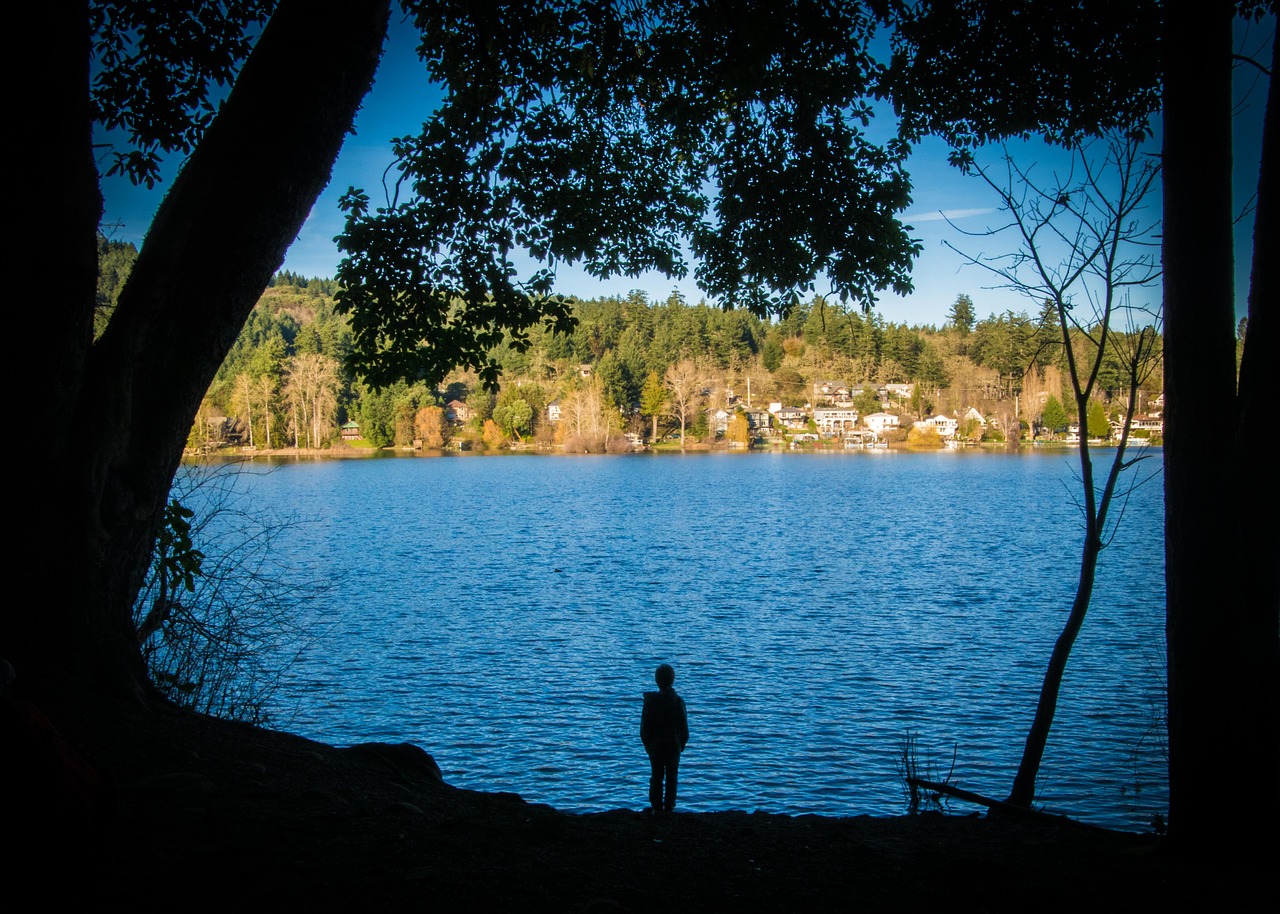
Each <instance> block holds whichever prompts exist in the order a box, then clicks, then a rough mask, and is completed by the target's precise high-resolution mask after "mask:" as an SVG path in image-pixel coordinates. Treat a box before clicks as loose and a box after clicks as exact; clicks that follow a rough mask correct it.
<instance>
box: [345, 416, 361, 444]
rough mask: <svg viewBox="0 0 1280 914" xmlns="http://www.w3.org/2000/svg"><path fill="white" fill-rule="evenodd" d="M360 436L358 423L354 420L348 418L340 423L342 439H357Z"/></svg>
mask: <svg viewBox="0 0 1280 914" xmlns="http://www.w3.org/2000/svg"><path fill="white" fill-rule="evenodd" d="M359 438H360V425H359V423H357V422H356V421H355V420H349V421H347V422H344V423H342V440H343V441H358V440H359Z"/></svg>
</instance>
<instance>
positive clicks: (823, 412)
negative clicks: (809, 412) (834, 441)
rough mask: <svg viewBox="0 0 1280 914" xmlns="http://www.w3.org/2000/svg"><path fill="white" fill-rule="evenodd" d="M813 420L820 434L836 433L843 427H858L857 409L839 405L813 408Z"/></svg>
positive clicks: (841, 430)
mask: <svg viewBox="0 0 1280 914" xmlns="http://www.w3.org/2000/svg"><path fill="white" fill-rule="evenodd" d="M813 421H814V422H815V423H817V425H818V432H819V433H820V434H822V435H825V436H832V435H838V434H840V433H841V432H843V431H844V430H845V429H851V428H857V427H858V411H857V410H856V409H848V408H840V407H833V408H831V409H821V408H820V409H815V410H814V411H813Z"/></svg>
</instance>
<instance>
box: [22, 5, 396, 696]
mask: <svg viewBox="0 0 1280 914" xmlns="http://www.w3.org/2000/svg"><path fill="white" fill-rule="evenodd" d="M51 6H54V7H56V9H57V10H58V11H59V12H61V11H63V9H64V7H65V4H54V5H51ZM388 10H389V0H359V2H354V0H324V2H319V0H285V2H283V3H281V5H280V7H279V9H278V11H277V12H276V13H275V14H274V15H273V16H272V18H271V20H270V22H269V23H268V25H267V26H266V28H265V29H264V31H263V34H262V36H261V38H260V39H259V41H258V43H257V45H256V47H255V49H254V51H253V53H252V55H251V56H250V58H249V59H248V61H247V62H246V63H245V66H244V68H243V70H242V72H241V74H240V76H239V78H238V79H237V80H236V83H235V87H234V89H233V90H232V92H231V94H230V96H229V98H228V99H227V101H226V103H225V105H224V106H223V108H222V110H221V112H220V113H219V114H218V116H217V118H216V119H215V121H214V122H213V124H212V125H211V126H210V128H209V130H208V132H207V133H206V135H205V137H204V138H203V139H202V141H201V142H200V144H199V146H198V148H197V149H196V150H195V152H194V153H193V154H192V156H191V158H190V159H189V160H188V162H187V163H186V165H185V167H184V168H183V169H182V171H181V173H180V174H179V176H178V178H177V180H176V181H175V182H174V184H173V187H172V188H171V190H170V191H169V193H168V194H167V196H166V197H165V200H164V202H163V203H162V205H161V207H160V210H159V212H158V213H157V215H156V218H155V221H154V222H153V224H152V226H151V229H150V231H149V233H148V235H147V239H146V242H145V243H144V245H143V247H142V250H141V252H140V254H139V257H138V260H137V262H136V264H135V266H134V268H133V272H132V274H131V276H130V278H129V281H128V283H127V285H126V286H125V288H124V289H123V290H122V292H121V295H120V300H119V304H118V306H117V308H116V311H115V314H114V316H113V318H112V321H111V324H110V326H109V327H108V329H107V331H106V332H105V333H104V335H103V336H102V338H101V339H100V340H99V341H98V342H97V343H95V344H93V345H92V346H90V340H91V332H92V331H91V328H92V316H93V304H94V289H95V285H94V283H95V275H96V243H95V230H96V226H97V221H98V217H99V215H100V210H101V198H100V195H99V193H98V188H97V184H96V180H97V175H96V171H95V167H94V163H93V160H92V158H91V148H90V122H89V118H88V116H87V114H88V34H87V23H88V15H87V11H86V7H85V5H84V4H80V6H79V7H78V9H77V10H76V11H75V13H74V15H70V16H67V17H66V18H65V20H63V21H59V22H51V23H49V28H48V30H47V31H45V32H43V33H42V34H44V35H47V36H49V37H48V45H47V46H46V48H47V50H45V51H44V52H42V55H40V63H41V64H42V65H44V66H46V67H47V69H48V71H49V73H50V74H51V76H50V84H51V86H52V88H51V91H55V92H56V93H57V97H56V98H52V99H50V98H46V99H43V105H44V107H43V108H42V109H41V112H40V113H41V114H42V115H43V121H36V123H37V124H40V125H41V126H45V127H46V129H44V130H41V131H39V132H38V134H37V135H40V136H49V137H53V138H54V139H55V140H56V143H55V144H54V145H56V148H55V149H53V150H52V151H51V153H50V155H51V157H52V159H53V163H52V167H50V168H49V171H50V173H52V174H55V175H57V180H56V181H55V182H54V184H55V185H56V186H58V187H59V189H61V188H62V186H63V183H64V182H65V183H66V185H67V187H68V188H69V189H68V190H67V191H66V197H67V199H66V200H65V205H64V207H63V210H64V211H58V212H53V213H50V214H49V215H48V218H47V219H42V220H41V224H42V226H43V227H44V228H46V229H47V231H48V234H45V233H43V232H35V233H31V235H29V236H27V237H25V238H24V239H23V240H22V242H21V246H20V251H21V254H23V255H29V256H27V257H25V259H24V260H23V262H24V263H28V264H33V265H35V267H36V269H37V270H39V271H41V273H42V274H43V275H38V276H35V277H33V278H34V279H36V280H38V281H40V282H42V283H43V289H44V291H45V296H41V297H40V298H34V297H29V298H28V299H27V300H26V301H24V302H23V303H22V304H23V306H24V307H30V308H32V309H33V310H35V304H34V303H35V302H36V301H40V302H41V303H42V304H43V302H44V298H45V297H46V296H47V297H49V298H51V299H52V304H51V306H50V307H48V308H46V309H44V310H43V311H41V312H39V313H38V314H36V315H35V320H36V322H37V324H38V326H37V327H36V328H34V329H33V331H32V332H31V333H29V334H26V335H24V337H23V341H24V344H27V345H31V344H34V345H33V349H34V352H33V355H34V358H35V359H38V360H40V362H41V363H48V362H51V363H52V364H53V366H54V367H55V370H56V371H57V374H56V376H55V383H54V384H53V385H51V386H50V389H49V390H48V391H42V394H43V397H42V398H38V399H39V400H40V402H39V404H38V405H39V406H40V409H39V410H38V411H36V413H35V415H39V416H41V419H42V420H43V418H44V417H45V416H48V417H49V418H50V420H51V421H52V423H53V429H54V435H53V447H52V449H51V454H50V456H49V458H48V459H47V460H45V461H43V462H42V465H41V467H40V468H38V469H37V470H35V471H34V473H35V476H36V477H37V479H36V480H34V481H29V482H28V483H27V485H28V486H29V489H28V491H30V492H31V493H32V497H33V499H36V500H38V504H39V506H40V510H32V511H31V512H30V520H31V525H30V535H29V536H28V537H26V539H25V541H24V542H23V544H22V546H21V547H20V549H19V562H18V567H21V568H23V569H24V570H25V571H26V572H28V573H31V574H34V576H35V578H36V580H38V581H40V582H41V583H42V584H44V585H45V586H46V588H47V589H46V591H45V593H44V594H43V595H42V598H41V599H40V601H39V603H38V604H36V605H31V606H22V607H20V608H19V611H17V612H15V611H12V610H11V611H9V612H7V613H6V614H5V616H4V623H3V625H4V628H3V644H4V647H3V648H2V650H4V651H5V652H6V655H7V656H9V657H11V658H12V659H13V660H14V662H15V665H16V666H17V667H18V670H19V676H20V677H21V678H22V679H24V680H26V681H29V682H32V683H34V684H37V685H44V686H54V685H57V686H62V687H68V688H94V689H112V690H118V691H123V692H131V693H138V692H139V691H140V690H141V689H142V687H143V682H144V679H143V675H142V674H143V670H142V668H141V661H140V655H139V652H138V646H137V639H136V636H135V635H134V632H133V628H132V624H131V619H130V612H131V607H132V604H133V601H134V598H135V596H136V594H137V592H138V588H139V586H140V584H141V582H142V580H143V577H144V575H145V573H146V569H147V565H148V560H149V556H150V550H151V545H152V541H153V539H154V536H155V533H156V529H157V524H158V522H159V519H160V516H161V512H162V509H163V506H164V504H165V501H166V498H167V495H168V491H169V486H170V483H171V481H172V479H173V474H174V472H175V470H176V468H177V466H178V463H179V461H180V460H181V456H182V449H183V445H184V443H185V441H186V437H187V432H188V430H189V429H190V426H191V423H192V421H193V418H194V416H195V414H196V411H197V409H198V408H199V404H200V400H201V398H202V397H203V395H204V393H205V391H206V390H207V389H208V386H209V383H210V381H211V380H212V378H213V376H214V374H215V372H216V371H217V369H218V367H219V365H220V364H221V363H222V361H223V359H224V357H225V356H226V353H227V352H228V351H229V349H230V347H231V345H232V344H233V342H234V341H235V339H236V336H237V334H238V332H239V330H240V328H241V326H242V325H243V323H244V321H245V319H246V317H247V316H248V314H249V312H250V311H251V309H252V308H253V306H254V304H255V303H256V301H257V299H258V297H259V296H260V295H261V293H262V290H263V289H264V288H265V287H266V285H267V283H268V281H269V280H270V278H271V275H272V274H273V273H274V272H275V270H277V269H278V268H279V266H280V264H281V263H282V261H283V259H284V253H285V251H286V249H287V248H288V246H289V244H290V243H291V242H292V241H293V239H294V238H295V237H296V235H297V233H298V230H299V229H300V228H301V226H302V223H303V221H304V220H305V218H306V216H307V213H308V211H309V210H310V208H311V206H312V204H313V203H314V202H315V200H316V198H317V197H318V196H319V194H320V191H321V190H322V189H323V188H324V186H325V184H326V183H327V181H328V179H329V175H330V172H331V169H332V166H333V162H334V160H335V158H336V157H337V154H338V151H339V149H340V147H341V144H342V141H343V138H344V137H345V135H346V133H347V132H348V131H349V130H350V127H351V124H352V122H353V120H354V117H355V113H356V111H357V110H358V108H359V104H360V101H361V99H362V98H363V97H364V95H365V94H366V92H367V91H368V89H369V87H370V85H371V84H372V78H373V74H374V71H375V69H376V68H377V63H378V59H379V55H380V53H381V47H382V42H383V39H384V37H385V34H386V23H387V17H388ZM42 14H44V15H47V16H49V17H50V18H57V16H58V14H57V13H43V12H42ZM18 91H19V94H20V92H21V87H19V90H18ZM37 107H39V106H37ZM60 202H61V201H60ZM41 215H44V214H43V213H42V214H41ZM50 352H52V353H53V357H52V358H51V359H50V358H49V353H50ZM45 370H47V369H45ZM43 374H44V372H43V371H41V372H38V373H37V374H35V375H33V377H40V376H41V375H43Z"/></svg>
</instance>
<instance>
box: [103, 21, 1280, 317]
mask: <svg viewBox="0 0 1280 914" xmlns="http://www.w3.org/2000/svg"><path fill="white" fill-rule="evenodd" d="M1273 35H1274V20H1271V21H1270V22H1268V23H1265V24H1264V26H1263V27H1254V28H1252V29H1250V30H1249V31H1248V32H1247V33H1245V32H1243V31H1241V32H1240V47H1241V50H1243V51H1244V52H1246V53H1253V54H1256V55H1258V56H1259V58H1260V59H1261V60H1263V61H1264V62H1266V63H1269V62H1270V59H1271V55H1270V52H1269V43H1270V41H1271V40H1272V38H1273ZM1237 83H1238V86H1239V90H1238V93H1237V94H1238V95H1239V96H1240V100H1241V107H1240V109H1239V111H1238V113H1237V120H1236V123H1237V134H1236V150H1235V152H1236V163H1237V173H1238V176H1239V177H1238V182H1237V183H1238V188H1239V191H1238V193H1237V200H1238V206H1242V205H1243V204H1244V202H1245V201H1247V199H1248V197H1249V195H1251V194H1252V192H1253V189H1254V186H1255V185H1256V179H1257V163H1258V161H1259V140H1258V136H1259V131H1260V123H1261V117H1262V108H1263V105H1264V103H1265V94H1266V84H1265V82H1264V81H1262V80H1259V79H1258V78H1257V75H1256V73H1255V72H1254V71H1252V70H1251V69H1250V68H1247V67H1246V68H1241V69H1239V70H1238V71H1237ZM438 97H439V95H438V92H436V91H435V90H434V89H433V88H432V86H431V85H430V84H429V83H428V82H427V79H426V75H425V72H424V70H423V68H422V66H421V64H419V62H418V60H417V58H416V55H415V53H414V35H413V34H412V31H411V29H407V28H405V27H403V26H399V25H395V24H393V27H392V30H391V36H390V38H389V39H388V43H387V46H386V49H385V52H384V55H383V61H382V65H381V66H380V68H379V70H378V75H377V80H376V82H375V84H374V87H373V91H372V92H371V93H370V94H369V96H367V97H366V99H365V103H364V106H363V108H362V109H361V111H360V114H359V116H358V117H357V120H356V132H355V134H354V135H352V136H349V137H348V138H347V140H346V143H345V145H344V146H343V149H342V153H341V155H340V156H339V158H338V161H337V162H336V163H335V166H334V171H333V177H332V179H331V181H330V183H329V186H328V187H327V189H326V190H325V192H324V193H323V194H322V195H321V197H320V199H319V200H318V201H317V202H316V204H315V206H314V207H313V208H312V211H311V215H310V217H309V218H308V220H307V222H306V224H305V225H304V226H303V228H302V230H301V232H300V233H299V235H298V238H297V239H296V240H295V241H294V243H293V245H292V246H291V247H290V248H289V251H288V254H287V255H286V258H285V262H284V265H283V267H282V268H283V269H287V270H292V271H293V272H295V273H299V274H302V275H304V276H322V277H331V276H333V275H334V273H335V271H336V269H337V264H338V260H339V255H338V250H337V246H336V245H335V244H334V242H333V238H334V236H335V235H337V234H338V233H339V232H340V231H341V230H342V214H341V213H340V212H339V210H338V205H337V201H338V198H339V197H340V196H341V195H342V193H344V192H345V191H346V189H347V188H348V187H350V186H356V187H361V188H363V189H364V190H366V191H367V192H368V193H369V194H370V196H371V197H372V198H373V200H374V202H375V204H376V203H377V202H378V201H379V200H380V199H381V186H382V179H383V174H384V172H385V171H386V169H387V166H388V165H389V164H390V163H391V154H390V146H389V142H388V141H389V140H390V138H391V137H394V136H403V135H406V134H410V133H415V132H417V130H418V128H419V126H420V125H421V122H422V121H423V120H424V119H425V118H426V117H427V116H428V115H429V113H430V111H431V109H432V107H433V104H434V103H435V101H437V100H438ZM946 154H947V149H946V147H945V145H944V144H942V143H940V142H937V141H928V142H925V143H923V144H921V145H920V146H919V147H917V149H916V151H915V152H914V153H913V155H912V158H911V160H910V163H909V166H908V170H909V172H910V174H911V178H912V185H913V203H912V205H911V207H909V208H908V210H907V211H906V213H904V215H903V221H905V222H906V223H908V224H910V225H912V226H913V227H914V236H915V237H916V238H918V239H919V240H920V241H921V243H922V244H923V251H922V253H921V255H920V257H919V258H918V259H917V261H916V264H915V267H914V269H913V271H912V276H913V281H914V284H915V292H914V293H913V294H912V295H910V296H907V297H899V296H896V295H893V294H892V293H886V294H885V295H884V296H882V298H881V299H880V301H879V302H878V303H877V305H876V309H877V310H878V311H879V312H880V313H881V314H882V315H883V316H884V318H885V319H886V320H889V321H893V322H900V323H907V324H934V325H940V324H942V323H943V322H944V321H945V319H946V315H947V311H948V310H949V308H950V307H951V304H952V302H954V301H955V299H956V296H957V295H959V294H961V293H963V294H967V295H969V296H970V297H971V298H972V299H973V302H974V307H975V310H976V312H977V314H978V316H979V317H980V318H981V317H986V316H988V315H989V314H993V313H1002V312H1004V311H1006V310H1010V309H1011V310H1014V311H1031V312H1034V311H1035V310H1036V308H1035V306H1034V305H1033V303H1031V302H1028V301H1027V300H1026V299H1025V298H1022V297H1019V296H1018V295H1017V294H1015V293H1013V292H1011V291H1008V290H1003V289H994V288H990V287H991V286H992V285H993V279H992V278H991V276H990V275H989V274H987V273H986V272H985V271H983V270H981V269H979V268H977V267H974V266H971V265H966V264H965V262H964V260H963V258H962V257H961V256H960V255H958V254H956V253H955V252H953V251H951V250H949V249H948V248H947V247H946V246H945V244H944V242H947V241H949V242H950V243H951V244H953V245H955V246H957V247H959V248H961V249H962V250H964V251H966V252H969V253H975V254H976V253H979V252H986V253H991V252H992V250H993V245H994V244H995V243H996V242H994V241H993V240H992V239H980V238H971V237H966V236H965V234H964V233H965V232H982V231H983V230H984V229H986V228H987V227H989V226H995V225H998V224H1000V222H1001V218H1000V217H1001V214H1000V213H998V212H997V211H996V208H995V207H996V201H995V200H994V198H993V197H992V195H991V192H990V191H989V190H988V189H987V188H986V187H985V185H983V184H982V182H981V181H979V180H978V179H976V178H970V177H965V176H963V175H961V174H960V173H959V172H957V171H956V170H955V169H953V168H951V167H950V166H949V165H948V164H947V162H946ZM996 154H997V153H996V152H995V151H992V152H991V153H990V155H991V156H993V157H994V156H995V155H996ZM1017 154H1018V157H1019V162H1020V163H1025V164H1030V163H1035V165H1036V169H1037V173H1038V174H1046V173H1048V172H1051V171H1052V170H1053V169H1055V168H1058V167H1061V165H1062V161H1061V156H1060V153H1057V152H1055V151H1052V150H1049V149H1047V148H1045V147H1044V146H1042V145H1040V144H1025V145H1023V146H1021V147H1019V149H1018V152H1017ZM170 167H176V162H175V163H170ZM163 190H164V187H163V186H161V187H158V188H157V189H156V190H153V191H148V190H147V189H146V188H134V187H132V186H130V185H129V184H128V182H127V181H125V180H123V179H121V178H110V179H104V180H103V193H104V196H105V201H106V210H105V214H104V217H103V224H104V226H106V227H108V234H110V236H111V237H113V238H116V239H118V240H122V241H132V242H134V243H135V244H138V245H139V246H140V245H141V243H142V240H143V237H144V236H145V234H146V230H147V226H148V225H149V224H150V222H151V218H152V216H153V215H154V213H155V210H156V207H157V206H158V205H159V202H160V199H161V195H162V193H163ZM1153 203H1154V204H1155V205H1156V206H1157V207H1158V203H1159V201H1158V199H1156V200H1154V201H1153ZM944 213H945V214H947V216H948V218H947V219H944V218H943V215H942V214H944ZM948 219H949V221H948ZM1251 238H1252V220H1251V219H1248V218H1246V219H1244V220H1242V221H1241V222H1240V223H1239V225H1238V226H1237V244H1236V252H1237V255H1236V256H1237V265H1236V272H1237V298H1238V299H1239V300H1240V306H1239V308H1238V310H1239V312H1240V313H1241V314H1243V313H1244V308H1243V298H1244V294H1245V292H1246V291H1247V288H1248V275H1249V266H1250V257H1251V250H1252V244H1251ZM558 279H559V286H558V290H559V291H560V292H563V293H567V294H572V295H577V296H579V297H582V298H593V297H601V296H609V295H626V294H627V293H628V292H630V291H631V290H633V289H641V290H643V291H645V292H646V293H648V295H649V297H650V298H651V299H659V300H661V299H665V298H666V297H667V295H669V294H670V293H671V291H672V290H673V289H679V291H681V292H682V293H683V294H684V296H685V298H686V299H687V300H688V301H689V302H697V301H699V300H700V299H701V298H702V297H703V296H702V293H701V292H700V291H699V290H698V289H697V287H696V286H695V285H694V283H693V281H692V279H689V280H686V281H683V282H676V281H673V280H670V279H667V278H666V277H664V276H661V275H660V274H654V275H651V276H643V277H639V278H629V277H623V278H619V279H615V280H610V281H602V280H598V279H595V278H593V277H590V276H587V275H586V274H585V273H583V272H581V271H578V270H573V269H563V268H562V269H561V270H560V272H559V274H558Z"/></svg>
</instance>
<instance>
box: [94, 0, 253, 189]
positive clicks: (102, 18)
mask: <svg viewBox="0 0 1280 914" xmlns="http://www.w3.org/2000/svg"><path fill="white" fill-rule="evenodd" d="M275 6H276V0H204V2H200V3H169V2H166V3H154V2H146V0H94V2H93V3H91V4H90V6H89V16H90V28H91V30H92V35H93V74H94V75H93V86H92V104H93V118H94V120H95V121H96V122H98V123H101V124H102V125H103V126H104V127H106V128H107V129H108V130H121V131H123V132H124V135H125V138H126V140H125V142H124V144H123V146H124V149H123V150H114V151H113V152H112V158H113V160H114V161H113V164H112V165H111V167H110V168H109V169H108V171H107V174H109V175H111V174H124V175H125V176H126V177H128V178H129V179H130V180H131V181H133V183H135V184H146V185H147V187H154V186H155V184H156V182H157V181H159V178H160V159H161V156H162V154H163V153H166V152H181V153H182V154H183V155H189V154H190V153H191V151H192V150H193V149H194V148H195V146H196V144H197V143H198V142H199V140H200V137H201V136H203V134H204V131H205V129H206V128H207V127H208V126H209V123H210V122H211V121H212V120H213V116H214V114H215V113H217V107H216V105H215V103H214V98H211V97H210V92H211V90H212V88H213V87H214V86H215V85H216V86H220V87H226V86H229V85H230V84H231V82H232V81H233V80H234V79H235V75H236V73H237V72H238V70H239V67H240V63H241V62H242V61H243V60H244V59H245V57H247V56H248V53H249V49H250V47H251V46H252V44H253V39H254V37H255V36H256V33H257V31H258V27H259V26H261V24H262V23H263V22H264V21H265V20H266V18H267V17H268V16H269V15H270V14H271V12H272V11H273V10H274V9H275Z"/></svg>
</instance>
